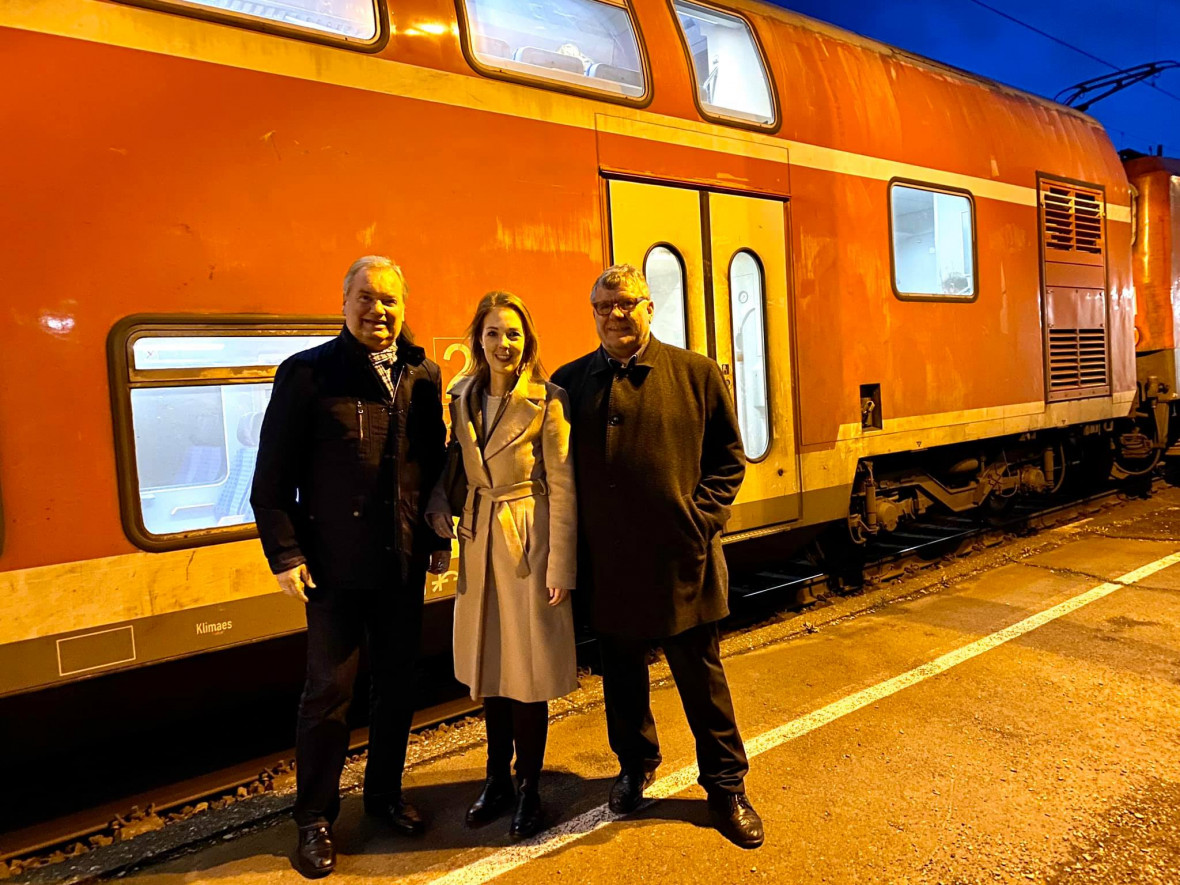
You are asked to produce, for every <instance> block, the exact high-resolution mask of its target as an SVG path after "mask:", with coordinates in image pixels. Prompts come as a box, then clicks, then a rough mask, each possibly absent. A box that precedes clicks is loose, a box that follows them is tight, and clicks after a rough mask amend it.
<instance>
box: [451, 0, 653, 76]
mask: <svg viewBox="0 0 1180 885" xmlns="http://www.w3.org/2000/svg"><path fill="white" fill-rule="evenodd" d="M462 5H463V7H464V9H465V12H466V26H467V30H468V40H469V44H468V46H469V49H470V53H471V56H472V57H473V60H474V61H475V62H476V64H477V66H478V67H479V68H481V69H482V70H484V71H488V72H492V73H495V74H503V75H507V76H510V77H511V76H514V75H515V76H523V77H525V78H526V79H538V78H539V79H542V80H546V81H549V82H550V83H555V84H560V85H564V86H569V87H573V88H574V89H575V90H587V89H588V90H593V91H597V92H606V93H612V94H615V95H619V96H623V97H625V98H641V97H643V96H644V95H645V94H646V92H647V84H646V78H645V77H644V73H643V64H642V56H641V54H640V50H639V40H638V37H637V35H636V30H635V25H634V24H633V22H632V21H631V16H630V14H629V12H628V10H627V8H626V7H625V6H624V5H623V3H622V2H621V0H545V2H521V0H463V4H462Z"/></svg>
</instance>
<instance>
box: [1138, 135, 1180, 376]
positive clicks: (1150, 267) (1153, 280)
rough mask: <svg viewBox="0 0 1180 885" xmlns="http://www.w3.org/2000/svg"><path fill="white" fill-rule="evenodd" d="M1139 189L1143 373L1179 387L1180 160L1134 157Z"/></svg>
mask: <svg viewBox="0 0 1180 885" xmlns="http://www.w3.org/2000/svg"><path fill="white" fill-rule="evenodd" d="M1125 165H1126V170H1127V178H1128V179H1129V180H1130V183H1131V187H1132V188H1133V189H1134V194H1135V200H1134V204H1133V205H1134V207H1135V210H1136V215H1135V230H1134V237H1133V243H1132V250H1131V251H1132V277H1133V279H1134V282H1135V295H1136V305H1137V307H1138V312H1137V315H1136V318H1135V349H1136V352H1137V353H1138V364H1139V375H1140V378H1141V379H1143V380H1146V379H1150V378H1152V377H1153V376H1154V377H1155V378H1156V379H1157V380H1158V381H1162V382H1164V383H1166V384H1167V385H1168V386H1169V388H1170V389H1171V390H1173V391H1174V390H1176V389H1177V381H1178V380H1180V379H1178V378H1177V364H1176V352H1177V347H1178V346H1180V335H1178V332H1180V160H1178V159H1175V158H1171V157H1150V156H1135V157H1132V158H1130V159H1128V160H1127V162H1126V164H1125Z"/></svg>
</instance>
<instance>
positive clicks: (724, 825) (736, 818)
mask: <svg viewBox="0 0 1180 885" xmlns="http://www.w3.org/2000/svg"><path fill="white" fill-rule="evenodd" d="M709 815H710V816H711V817H712V818H713V823H714V824H715V825H716V827H717V829H718V830H720V831H721V835H722V836H724V837H725V838H726V839H728V840H729V841H730V842H732V843H733V844H734V845H736V846H738V847H739V848H757V847H758V846H759V845H761V844H762V843H763V841H764V840H765V839H766V835H765V833H764V832H763V830H762V818H761V817H759V816H758V812H757V811H755V810H754V806H753V805H751V804H750V800H749V799H747V798H746V794H745V793H717V794H715V795H713V796H710V797H709Z"/></svg>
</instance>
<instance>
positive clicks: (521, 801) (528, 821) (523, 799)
mask: <svg viewBox="0 0 1180 885" xmlns="http://www.w3.org/2000/svg"><path fill="white" fill-rule="evenodd" d="M544 823H545V820H544V815H543V814H542V813H541V795H540V793H538V792H537V779H536V778H533V777H522V778H521V779H520V795H519V797H518V798H517V800H516V813H515V814H513V815H512V823H511V824H510V825H509V827H508V835H509V836H510V837H512V838H513V839H527V838H528V837H529V836H535V835H536V834H537V833H539V832H540V831H541V827H542V826H543V825H544Z"/></svg>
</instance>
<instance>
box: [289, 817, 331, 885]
mask: <svg viewBox="0 0 1180 885" xmlns="http://www.w3.org/2000/svg"><path fill="white" fill-rule="evenodd" d="M295 869H297V870H298V871H299V873H300V874H301V875H303V876H305V877H306V878H308V879H322V878H323V877H324V876H326V875H328V873H330V872H332V870H334V869H336V846H335V845H333V844H332V828H331V827H330V826H328V825H327V824H312V825H311V826H308V827H300V828H299V845H298V847H297V848H296V849H295Z"/></svg>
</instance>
